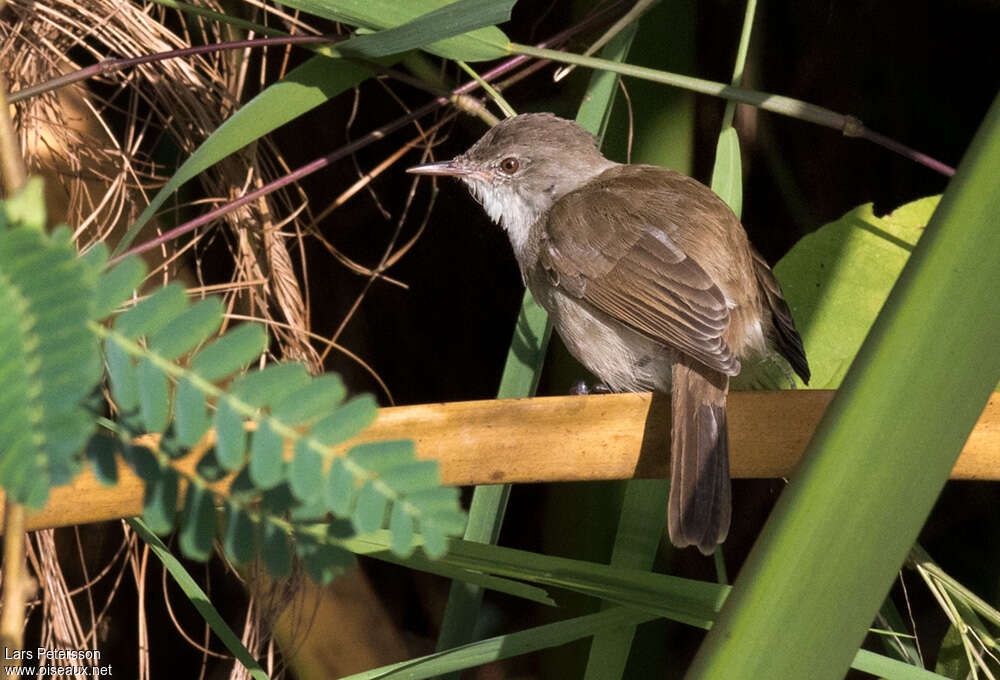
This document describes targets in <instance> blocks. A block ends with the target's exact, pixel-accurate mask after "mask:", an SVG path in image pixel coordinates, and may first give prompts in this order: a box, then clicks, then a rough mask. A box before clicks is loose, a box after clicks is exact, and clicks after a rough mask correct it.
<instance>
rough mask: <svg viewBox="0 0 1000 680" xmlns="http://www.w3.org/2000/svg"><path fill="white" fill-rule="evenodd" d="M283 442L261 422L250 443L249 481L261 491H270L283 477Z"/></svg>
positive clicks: (267, 422)
mask: <svg viewBox="0 0 1000 680" xmlns="http://www.w3.org/2000/svg"><path fill="white" fill-rule="evenodd" d="M283 454H284V441H283V440H282V438H281V435H279V434H277V433H276V432H275V431H274V430H273V429H272V428H271V424H270V421H269V420H263V421H261V423H260V427H258V428H257V431H256V432H254V434H253V438H252V441H251V443H250V465H249V472H250V479H251V480H253V483H254V484H256V485H257V486H258V487H259V488H261V489H270V488H271V487H273V486H274V485H276V484H278V483H279V482H280V481H281V480H282V479H284V476H285V460H284V455H283Z"/></svg>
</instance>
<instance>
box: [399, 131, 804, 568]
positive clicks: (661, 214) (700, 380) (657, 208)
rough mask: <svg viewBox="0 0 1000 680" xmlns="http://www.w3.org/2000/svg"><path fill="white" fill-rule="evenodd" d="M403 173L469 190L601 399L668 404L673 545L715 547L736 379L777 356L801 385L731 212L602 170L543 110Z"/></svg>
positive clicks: (667, 176)
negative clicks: (639, 397) (632, 397)
mask: <svg viewBox="0 0 1000 680" xmlns="http://www.w3.org/2000/svg"><path fill="white" fill-rule="evenodd" d="M408 171H409V172H411V173H416V174H423V175H437V176H450V177H454V178H457V179H459V180H461V181H462V182H463V183H464V184H465V186H466V187H467V188H468V190H469V191H470V193H471V194H472V196H473V197H474V198H475V199H476V200H477V201H478V202H479V203H480V204H481V206H482V207H483V209H484V210H485V212H486V214H487V215H489V217H490V218H491V219H492V220H493V221H494V222H496V223H497V224H499V225H500V226H501V227H502V228H503V229H504V230H505V231H506V233H507V236H508V237H509V240H510V244H511V247H512V249H513V251H514V256H515V258H516V259H517V262H518V266H519V268H520V272H521V276H522V279H523V281H524V283H525V284H526V286H527V287H528V289H529V290H530V291H531V294H532V296H533V297H534V298H535V300H536V301H537V302H538V303H539V304H540V305H541V306H542V307H543V308H544V309H545V310H546V311H547V312H548V314H549V317H550V318H551V320H552V323H553V327H554V328H555V330H556V331H557V332H558V334H559V336H560V337H561V338H562V340H563V342H564V343H565V345H566V347H567V348H568V350H569V351H570V353H571V354H573V356H574V357H576V359H577V360H578V361H580V363H581V364H583V366H585V367H586V368H587V369H588V370H589V371H590V372H591V373H593V374H594V375H595V376H596V377H597V378H598V379H599V380H601V381H602V382H603V383H604V384H605V385H607V387H608V388H609V389H610V390H612V391H616V392H647V391H652V392H657V393H664V394H667V395H670V403H671V408H670V413H671V427H670V446H669V449H670V461H671V462H670V480H671V482H670V495H669V501H668V505H667V528H668V533H669V537H670V541H671V542H672V543H673V544H674V545H676V546H678V547H687V546H696V547H697V548H698V550H699V551H701V553H703V554H705V555H709V554H711V553H713V552H714V551H715V549H716V546H717V545H718V544H719V543H722V542H723V541H725V539H726V536H727V535H728V532H729V526H730V521H731V514H732V509H731V508H732V501H731V489H730V486H731V484H730V478H729V437H728V430H727V422H726V398H727V394H728V391H729V382H730V379H731V378H733V377H734V376H736V375H738V374H739V373H740V370H741V367H742V366H743V365H744V364H746V363H747V362H755V361H760V360H762V359H766V358H769V357H773V356H775V355H776V354H777V355H780V356H781V357H783V358H784V360H785V361H786V362H787V364H788V366H790V367H791V369H792V370H794V371H795V373H797V374H798V375H799V376H800V378H801V379H802V380H803V381H804V382H806V383H808V381H809V364H808V361H807V359H806V355H805V351H804V349H803V345H802V340H801V337H800V336H799V333H798V331H797V330H796V328H795V322H794V320H793V318H792V315H791V312H790V310H789V307H788V304H787V303H786V302H785V300H784V298H783V296H782V291H781V287H780V285H779V284H778V281H777V279H776V278H775V276H774V274H773V272H772V271H771V269H770V267H769V266H768V265H767V262H766V261H765V260H764V258H763V257H761V255H760V254H759V253H758V252H757V251H756V250H755V249H754V248H753V246H752V245H751V244H750V242H749V240H748V238H747V234H746V231H745V230H744V228H743V226H742V224H741V223H740V220H739V218H738V217H737V216H736V215H735V214H734V213H733V211H732V210H731V209H730V207H729V206H728V205H727V204H726V203H725V202H724V201H723V200H722V199H721V198H720V197H719V196H717V195H716V194H715V193H714V192H713V191H712V190H711V189H709V188H708V187H706V186H705V185H704V184H701V183H700V182H698V181H696V180H695V179H692V178H691V177H688V176H686V175H684V174H681V173H679V172H676V171H673V170H669V169H666V168H662V167H659V166H655V165H643V164H623V163H618V162H615V161H612V160H609V159H607V158H605V157H604V155H603V154H602V153H601V151H600V150H599V145H598V142H597V139H596V138H595V137H594V136H593V135H592V134H591V133H589V132H588V131H586V130H585V129H583V128H582V127H580V126H579V125H578V124H576V123H575V122H573V121H570V120H566V119H563V118H560V117H558V116H555V115H553V114H550V113H529V114H522V115H518V116H514V117H511V118H508V119H506V120H504V121H501V122H500V123H498V124H497V125H495V126H494V127H492V128H491V129H490V130H489V131H487V132H486V133H485V134H484V135H483V136H482V137H481V138H480V139H479V141H477V142H476V143H475V144H474V145H473V146H472V147H470V148H469V149H468V150H467V151H466V152H465V153H462V154H460V155H458V156H456V157H455V158H452V159H451V160H447V161H441V162H435V163H430V164H425V165H420V166H417V167H413V168H410V169H409V170H408ZM786 371H787V369H786ZM665 448H666V447H665Z"/></svg>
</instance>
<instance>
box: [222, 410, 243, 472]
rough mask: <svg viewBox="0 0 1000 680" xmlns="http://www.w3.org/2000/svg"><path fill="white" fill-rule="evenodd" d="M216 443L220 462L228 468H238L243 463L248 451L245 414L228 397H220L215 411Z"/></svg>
mask: <svg viewBox="0 0 1000 680" xmlns="http://www.w3.org/2000/svg"><path fill="white" fill-rule="evenodd" d="M215 436H216V438H217V440H216V444H215V450H216V454H217V455H218V457H219V463H220V464H221V465H222V467H224V468H226V469H227V470H236V469H237V468H239V467H241V466H242V465H243V454H244V453H245V452H246V431H245V430H244V428H243V416H242V415H240V414H239V413H237V412H236V411H235V410H234V409H233V407H232V406H231V405H230V404H229V400H228V399H220V400H219V403H218V406H217V410H216V412H215Z"/></svg>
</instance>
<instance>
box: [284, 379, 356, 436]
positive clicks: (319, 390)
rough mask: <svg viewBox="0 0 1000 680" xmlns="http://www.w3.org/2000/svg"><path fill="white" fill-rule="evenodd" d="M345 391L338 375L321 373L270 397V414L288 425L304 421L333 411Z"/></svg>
mask: <svg viewBox="0 0 1000 680" xmlns="http://www.w3.org/2000/svg"><path fill="white" fill-rule="evenodd" d="M346 393H347V390H346V389H345V388H344V383H343V381H342V380H341V379H340V376H338V375H335V374H333V373H328V374H326V375H321V376H319V377H318V378H314V379H312V380H310V381H308V382H307V383H306V384H305V385H303V386H302V387H300V388H298V389H296V390H293V391H290V392H288V393H287V394H281V395H277V396H274V397H272V399H271V404H272V405H273V406H272V407H271V415H272V416H273V417H274V418H276V419H277V420H279V421H281V422H283V423H287V424H289V425H298V424H300V423H305V422H308V421H311V420H315V419H316V418H319V417H321V416H324V415H326V414H328V413H330V412H331V411H333V410H334V409H335V408H337V406H339V405H340V402H342V401H343V400H344V395H345V394H346Z"/></svg>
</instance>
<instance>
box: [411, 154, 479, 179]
mask: <svg viewBox="0 0 1000 680" xmlns="http://www.w3.org/2000/svg"><path fill="white" fill-rule="evenodd" d="M406 171H407V172H409V173H412V174H414V175H445V176H448V177H464V176H465V175H471V174H472V172H473V171H472V170H471V169H470V168H467V167H463V166H462V165H460V164H459V163H458V162H457V161H456V159H454V158H453V159H451V160H450V161H441V162H440V163H428V164H427V165H418V166H416V167H413V168H407V169H406Z"/></svg>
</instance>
